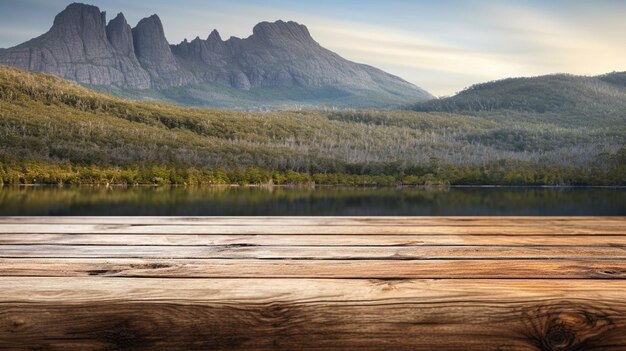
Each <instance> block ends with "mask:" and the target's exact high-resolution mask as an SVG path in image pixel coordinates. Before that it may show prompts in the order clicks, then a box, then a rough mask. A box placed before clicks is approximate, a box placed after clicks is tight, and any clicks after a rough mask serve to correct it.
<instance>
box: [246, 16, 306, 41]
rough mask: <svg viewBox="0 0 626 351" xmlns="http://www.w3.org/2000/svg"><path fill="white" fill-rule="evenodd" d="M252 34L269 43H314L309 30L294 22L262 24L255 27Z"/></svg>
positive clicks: (280, 21)
mask: <svg viewBox="0 0 626 351" xmlns="http://www.w3.org/2000/svg"><path fill="white" fill-rule="evenodd" d="M252 33H253V35H254V37H255V38H257V39H260V40H264V41H269V42H276V41H278V42H284V41H295V42H300V43H310V42H314V40H313V38H312V37H311V34H310V33H309V30H308V28H307V27H306V26H304V25H301V24H298V23H296V22H293V21H289V22H285V21H282V20H279V21H276V22H261V23H259V24H257V25H256V26H254V29H253V30H252Z"/></svg>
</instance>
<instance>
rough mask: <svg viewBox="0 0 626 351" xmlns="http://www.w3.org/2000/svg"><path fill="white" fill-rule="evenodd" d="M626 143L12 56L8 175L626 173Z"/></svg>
mask: <svg viewBox="0 0 626 351" xmlns="http://www.w3.org/2000/svg"><path fill="white" fill-rule="evenodd" d="M611 84H613V83H611ZM594 121H595V120H594ZM625 142H626V132H625V131H624V125H623V124H622V125H618V126H615V125H613V126H611V125H607V124H606V123H603V122H601V121H600V122H597V123H596V122H593V123H589V124H587V125H585V126H578V125H576V124H572V125H570V126H568V125H557V124H553V123H537V121H532V122H530V123H529V122H525V121H522V120H517V121H516V122H515V123H502V122H499V121H497V120H495V119H493V118H490V117H475V116H461V115H453V114H447V113H424V112H412V111H365V110H362V111H359V110H354V111H281V112H254V113H253V112H234V111H222V110H207V109H194V108H183V107H178V106H174V105H167V104H163V103H157V102H137V101H129V100H122V99H118V98H113V97H109V96H107V95H103V94H100V93H97V92H94V91H91V90H88V89H86V88H83V87H81V86H79V85H77V84H75V83H71V82H68V81H64V80H62V79H60V78H57V77H54V76H49V75H43V74H36V73H28V72H24V71H20V70H17V69H13V68H7V67H2V66H0V180H1V181H2V182H3V183H127V184H138V183H150V184H151V183H156V184H169V183H177V184H182V183H186V184H225V183H244V184H245V183H274V184H284V183H311V182H315V183H318V184H360V185H366V184H384V185H397V184H406V185H416V184H625V183H626V181H625V179H626V149H625V148H624V145H625Z"/></svg>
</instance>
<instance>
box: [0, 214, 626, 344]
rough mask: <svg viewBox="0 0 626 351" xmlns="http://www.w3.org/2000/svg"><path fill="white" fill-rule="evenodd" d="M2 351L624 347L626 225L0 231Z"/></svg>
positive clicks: (85, 225)
mask: <svg viewBox="0 0 626 351" xmlns="http://www.w3.org/2000/svg"><path fill="white" fill-rule="evenodd" d="M0 350H64V351H65V350H69V351H72V350H175V351H176V350H541V351H543V350H554V351H557V350H558V351H580V350H626V218H624V217H375V218H369V217H339V218H335V217H4V218H0Z"/></svg>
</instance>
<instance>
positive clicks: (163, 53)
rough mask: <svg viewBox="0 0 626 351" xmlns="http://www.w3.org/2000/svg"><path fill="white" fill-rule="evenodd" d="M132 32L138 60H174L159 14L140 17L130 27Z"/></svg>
mask: <svg viewBox="0 0 626 351" xmlns="http://www.w3.org/2000/svg"><path fill="white" fill-rule="evenodd" d="M132 33H133V41H134V45H135V54H136V55H137V57H138V58H139V61H142V63H143V61H153V62H157V61H170V62H171V61H174V56H173V55H172V52H171V50H170V46H169V44H168V42H167V39H166V38H165V32H164V31H163V24H162V23H161V19H160V18H159V16H157V15H152V16H150V17H146V18H144V19H142V20H141V21H139V23H137V26H136V27H135V28H133V29H132Z"/></svg>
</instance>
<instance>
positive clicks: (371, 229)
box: [0, 224, 624, 235]
mask: <svg viewBox="0 0 626 351" xmlns="http://www.w3.org/2000/svg"><path fill="white" fill-rule="evenodd" d="M2 233H7V234H29V233H33V234H82V233H91V234H285V235H312V234H326V235H336V234H360V235H387V234H393V235H410V234H412V235H416V234H425V235H433V234H463V235H467V234H474V235H476V234H499V235H546V234H559V235H583V234H600V235H607V234H610V235H623V234H624V228H623V227H618V226H603V225H601V224H598V225H585V226H582V225H577V226H570V225H535V226H501V227H497V226H452V225H450V226H447V225H446V226H441V225H429V226H407V225H403V226H393V225H380V226H372V225H367V226H364V225H358V226H357V225H354V226H329V225H319V226H310V225H308V226H298V225H292V226H285V225H265V226H250V225H186V224H185V225H183V224H181V225H152V224H140V225H137V224H3V225H1V226H0V234H2Z"/></svg>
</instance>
